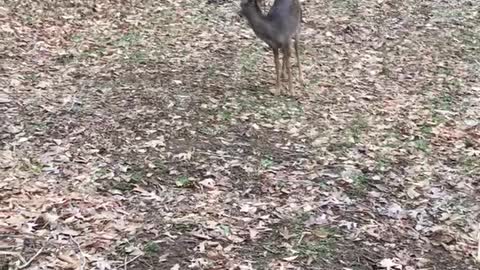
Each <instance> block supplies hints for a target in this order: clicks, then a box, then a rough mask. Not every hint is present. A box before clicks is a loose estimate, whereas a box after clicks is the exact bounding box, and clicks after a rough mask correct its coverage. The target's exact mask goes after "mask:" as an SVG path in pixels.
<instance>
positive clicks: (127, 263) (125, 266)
mask: <svg viewBox="0 0 480 270" xmlns="http://www.w3.org/2000/svg"><path fill="white" fill-rule="evenodd" d="M140 256H142V255H141V254H140V255H137V256H135V257H134V258H133V259H131V260H129V261H127V257H125V264H124V266H123V268H124V269H127V265H129V264H130V263H132V262H133V261H135V260H136V259H138V258H139V257H140Z"/></svg>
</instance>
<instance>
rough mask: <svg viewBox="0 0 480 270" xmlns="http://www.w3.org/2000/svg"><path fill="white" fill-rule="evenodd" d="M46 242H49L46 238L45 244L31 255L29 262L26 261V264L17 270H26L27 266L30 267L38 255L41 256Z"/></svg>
mask: <svg viewBox="0 0 480 270" xmlns="http://www.w3.org/2000/svg"><path fill="white" fill-rule="evenodd" d="M48 240H50V237H48V239H47V240H45V244H44V245H43V246H42V248H40V249H39V250H38V251H37V253H35V255H33V257H32V258H30V260H28V261H27V262H26V263H24V264H22V265H20V266H19V267H18V269H19V270H21V269H25V268H27V267H28V266H30V264H31V263H32V262H33V261H34V260H35V259H36V258H37V257H38V256H39V255H40V254H42V252H43V250H44V249H45V246H47V242H48Z"/></svg>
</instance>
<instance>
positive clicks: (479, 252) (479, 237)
mask: <svg viewBox="0 0 480 270" xmlns="http://www.w3.org/2000/svg"><path fill="white" fill-rule="evenodd" d="M477 240H478V246H477V262H479V263H480V223H478V231H477Z"/></svg>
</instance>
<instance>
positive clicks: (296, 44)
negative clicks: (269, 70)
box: [293, 33, 303, 84]
mask: <svg viewBox="0 0 480 270" xmlns="http://www.w3.org/2000/svg"><path fill="white" fill-rule="evenodd" d="M299 42H300V38H299V36H298V33H297V34H295V36H294V43H293V44H294V47H295V55H296V57H297V66H298V79H299V80H300V84H303V74H302V65H301V64H300V57H299V53H298V43H299Z"/></svg>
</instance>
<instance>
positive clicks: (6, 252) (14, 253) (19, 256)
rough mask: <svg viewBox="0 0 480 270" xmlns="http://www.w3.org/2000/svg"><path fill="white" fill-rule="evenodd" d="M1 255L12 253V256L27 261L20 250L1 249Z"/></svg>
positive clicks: (23, 261)
mask: <svg viewBox="0 0 480 270" xmlns="http://www.w3.org/2000/svg"><path fill="white" fill-rule="evenodd" d="M0 255H10V256H17V257H18V259H19V260H20V261H22V263H26V262H27V261H25V258H23V256H22V254H20V253H19V252H15V251H2V250H0Z"/></svg>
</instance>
